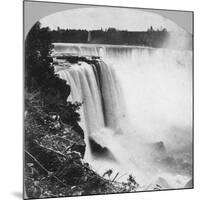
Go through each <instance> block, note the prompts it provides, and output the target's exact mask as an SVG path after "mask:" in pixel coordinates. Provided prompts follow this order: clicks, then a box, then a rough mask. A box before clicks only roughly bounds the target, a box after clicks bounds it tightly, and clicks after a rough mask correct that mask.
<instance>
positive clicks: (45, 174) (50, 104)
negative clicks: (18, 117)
mask: <svg viewBox="0 0 200 200" xmlns="http://www.w3.org/2000/svg"><path fill="white" fill-rule="evenodd" d="M51 43H52V38H51V34H50V30H49V29H48V28H41V27H40V24H39V23H36V24H35V25H34V26H33V28H32V29H31V31H30V32H29V34H28V36H27V38H26V41H25V114H24V118H25V128H24V131H25V146H24V148H25V150H24V158H25V159H24V194H25V198H44V197H58V196H76V195H88V194H104V193H116V192H131V191H135V189H136V188H137V187H138V184H137V183H136V181H135V179H134V178H133V177H132V176H129V179H128V180H127V182H124V183H119V182H116V181H115V178H116V177H117V176H118V174H116V176H115V178H114V179H112V180H110V179H105V177H102V176H100V175H98V174H97V173H96V172H95V171H93V170H92V169H91V167H90V165H89V164H88V163H85V162H84V160H83V158H84V154H85V148H86V144H85V141H84V132H83V130H82V128H81V127H80V126H79V124H78V122H79V121H80V115H79V112H78V110H79V108H80V106H81V103H79V102H76V103H71V102H69V101H67V99H68V96H69V94H70V90H71V89H70V86H69V85H67V84H66V82H65V81H64V80H61V79H60V78H59V77H58V76H57V75H56V74H55V73H54V67H53V64H52V58H51V56H50V54H51V49H52V45H51ZM110 173H112V171H110Z"/></svg>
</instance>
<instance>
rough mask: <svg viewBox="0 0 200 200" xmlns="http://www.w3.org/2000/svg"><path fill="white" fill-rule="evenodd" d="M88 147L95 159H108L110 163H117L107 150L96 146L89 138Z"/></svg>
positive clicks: (98, 145)
mask: <svg viewBox="0 0 200 200" xmlns="http://www.w3.org/2000/svg"><path fill="white" fill-rule="evenodd" d="M89 142H90V147H91V151H92V153H93V155H95V156H96V157H101V158H105V159H109V160H112V161H117V160H116V158H115V157H114V155H113V154H112V153H111V152H110V150H109V148H107V147H102V146H101V145H100V144H98V143H97V142H96V141H95V140H94V139H92V138H89Z"/></svg>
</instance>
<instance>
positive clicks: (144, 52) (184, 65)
mask: <svg viewBox="0 0 200 200" xmlns="http://www.w3.org/2000/svg"><path fill="white" fill-rule="evenodd" d="M54 49H55V52H56V53H58V54H69V55H72V54H75V55H81V56H86V57H87V56H101V59H99V60H98V61H97V62H96V63H95V64H88V63H86V62H79V63H76V64H70V66H68V67H66V68H62V70H58V71H57V73H58V74H59V76H60V77H61V78H62V79H64V80H66V81H67V83H68V84H69V85H70V86H71V95H70V97H69V99H68V100H70V101H72V102H76V101H77V102H83V106H82V107H81V109H80V114H81V126H82V128H83V129H84V132H85V134H86V145H87V150H86V157H85V159H86V160H87V161H88V162H89V163H91V164H92V166H93V167H94V168H95V169H96V170H97V171H98V172H100V173H103V172H104V171H105V169H106V168H113V169H114V170H116V172H117V171H118V172H120V173H121V174H123V173H127V174H128V173H133V174H134V175H135V176H136V179H137V180H138V182H139V183H140V182H141V183H142V184H143V185H145V184H150V183H151V182H152V181H155V179H156V178H158V177H160V176H161V177H162V178H165V179H166V180H167V181H168V183H170V187H172V188H173V187H174V188H179V187H183V186H184V184H185V183H186V182H187V181H188V180H189V179H190V178H191V173H190V171H191V166H192V164H191V162H192V161H191V157H192V155H191V152H192V151H191V144H192V141H191V140H192V53H191V51H177V50H167V49H152V48H143V47H130V46H113V45H86V44H54ZM172 138H173V139H172ZM90 139H93V140H94V141H96V142H97V143H98V144H100V145H101V146H102V147H106V148H107V149H109V152H110V153H111V154H112V155H113V156H114V158H115V160H116V162H111V161H109V159H106V158H105V159H104V158H102V157H101V159H100V161H99V159H98V158H97V157H96V156H94V155H92V152H91V149H90V143H89V140H90ZM158 141H162V142H164V144H165V148H166V149H167V153H166V152H165V153H164V154H167V156H168V157H170V156H172V158H173V159H177V160H178V159H179V160H181V159H182V160H183V163H187V164H188V166H189V167H188V168H187V169H186V170H185V171H184V169H181V170H182V171H181V173H179V172H177V171H176V166H175V167H174V165H172V167H171V168H172V169H171V168H170V169H167V170H166V169H164V167H163V165H162V162H163V161H160V163H159V164H158V163H157V165H156V164H155V163H153V162H152V161H151V155H149V144H155V143H156V142H158ZM147 144H148V145H147ZM161 144H162V143H161ZM188 147H189V150H188ZM180 152H184V153H182V154H181V155H180ZM153 153H156V152H153ZM167 156H166V155H165V157H167ZM159 159H161V160H162V158H160V157H159ZM177 160H175V162H178V161H177ZM167 164H168V163H167ZM175 165H176V164H175ZM177 165H178V167H179V168H180V167H182V163H177ZM190 165H191V166H190ZM155 177H156V178H155ZM156 180H157V179H156ZM155 182H156V181H155ZM146 189H147V188H146ZM141 190H142V189H141Z"/></svg>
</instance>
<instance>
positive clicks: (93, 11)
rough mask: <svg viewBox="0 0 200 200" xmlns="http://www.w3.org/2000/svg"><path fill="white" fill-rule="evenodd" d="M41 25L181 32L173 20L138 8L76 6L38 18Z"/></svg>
mask: <svg viewBox="0 0 200 200" xmlns="http://www.w3.org/2000/svg"><path fill="white" fill-rule="evenodd" d="M40 22H41V24H42V26H49V27H50V28H51V29H57V27H58V26H59V27H60V28H64V29H66V28H70V29H87V30H94V29H100V28H103V29H105V28H108V27H114V28H117V29H119V30H129V31H144V30H147V29H148V28H149V27H150V26H153V28H154V29H157V28H159V29H160V28H161V27H162V28H166V29H167V30H168V31H173V32H182V31H183V30H182V29H181V28H180V27H178V26H177V25H176V24H175V23H174V22H172V21H171V20H168V19H166V18H164V17H162V16H160V15H158V14H155V13H151V12H149V11H146V12H145V11H143V10H139V9H128V8H112V7H91V8H78V9H72V10H66V11H61V12H57V13H54V14H52V15H49V16H47V17H44V18H43V19H41V20H40Z"/></svg>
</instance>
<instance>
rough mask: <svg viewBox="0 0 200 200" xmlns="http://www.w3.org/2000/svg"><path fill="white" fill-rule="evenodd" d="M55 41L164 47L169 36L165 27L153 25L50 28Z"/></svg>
mask: <svg viewBox="0 0 200 200" xmlns="http://www.w3.org/2000/svg"><path fill="white" fill-rule="evenodd" d="M50 35H51V38H52V41H53V42H55V43H56V42H62V43H91V44H116V45H138V46H150V47H163V45H164V44H165V42H166V41H167V40H168V38H169V32H168V31H167V29H165V28H161V29H157V30H154V28H153V27H152V26H151V27H150V28H149V29H148V30H147V31H128V30H117V29H116V28H111V27H110V28H108V29H105V30H103V29H102V28H101V29H97V30H92V31H88V30H83V29H78V30H77V29H61V28H60V27H57V30H50Z"/></svg>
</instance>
